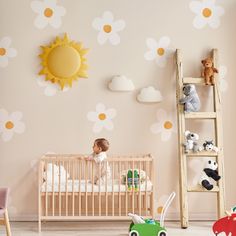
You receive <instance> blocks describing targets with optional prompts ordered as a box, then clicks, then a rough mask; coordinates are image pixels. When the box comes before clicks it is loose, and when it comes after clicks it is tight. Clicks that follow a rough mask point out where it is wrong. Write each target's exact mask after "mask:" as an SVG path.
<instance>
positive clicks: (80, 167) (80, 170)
mask: <svg viewBox="0 0 236 236" xmlns="http://www.w3.org/2000/svg"><path fill="white" fill-rule="evenodd" d="M78 162H79V216H81V175H82V173H81V172H82V160H80V159H79V160H78Z"/></svg>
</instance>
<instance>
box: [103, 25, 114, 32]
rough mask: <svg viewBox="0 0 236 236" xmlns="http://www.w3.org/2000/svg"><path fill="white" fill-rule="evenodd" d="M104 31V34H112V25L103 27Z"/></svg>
mask: <svg viewBox="0 0 236 236" xmlns="http://www.w3.org/2000/svg"><path fill="white" fill-rule="evenodd" d="M103 30H104V32H106V33H110V32H111V30H112V27H111V25H104V26H103Z"/></svg>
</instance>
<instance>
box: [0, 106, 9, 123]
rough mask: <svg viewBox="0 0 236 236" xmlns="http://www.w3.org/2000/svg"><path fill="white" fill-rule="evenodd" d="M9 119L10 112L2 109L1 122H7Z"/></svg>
mask: <svg viewBox="0 0 236 236" xmlns="http://www.w3.org/2000/svg"><path fill="white" fill-rule="evenodd" d="M7 119H8V112H7V111H6V110H5V109H0V122H5V121H6V120H7Z"/></svg>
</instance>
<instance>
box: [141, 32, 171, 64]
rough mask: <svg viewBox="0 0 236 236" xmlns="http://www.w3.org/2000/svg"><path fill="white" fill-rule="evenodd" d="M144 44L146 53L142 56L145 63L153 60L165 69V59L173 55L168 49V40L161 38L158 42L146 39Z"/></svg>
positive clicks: (167, 38)
mask: <svg viewBox="0 0 236 236" xmlns="http://www.w3.org/2000/svg"><path fill="white" fill-rule="evenodd" d="M146 44H147V47H148V51H147V52H146V53H145V54H144V58H145V59H146V60H147V61H153V60H155V61H156V63H157V65H158V66H160V67H165V65H166V62H167V59H168V58H169V57H170V56H171V55H172V54H173V52H174V50H173V49H171V48H170V47H169V45H170V38H169V37H166V36H164V37H161V38H160V40H159V41H156V40H155V39H153V38H147V40H146Z"/></svg>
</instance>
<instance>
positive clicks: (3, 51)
mask: <svg viewBox="0 0 236 236" xmlns="http://www.w3.org/2000/svg"><path fill="white" fill-rule="evenodd" d="M5 54H6V49H5V48H0V56H4V55H5Z"/></svg>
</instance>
